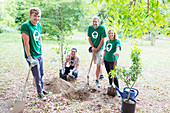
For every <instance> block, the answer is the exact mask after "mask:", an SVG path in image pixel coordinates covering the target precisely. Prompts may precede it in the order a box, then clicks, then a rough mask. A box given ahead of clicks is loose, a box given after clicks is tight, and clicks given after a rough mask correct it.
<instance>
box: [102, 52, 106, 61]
mask: <svg viewBox="0 0 170 113" xmlns="http://www.w3.org/2000/svg"><path fill="white" fill-rule="evenodd" d="M105 54H106V51H104V53H103V58H102V64H104V55H105Z"/></svg>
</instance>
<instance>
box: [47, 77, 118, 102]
mask: <svg viewBox="0 0 170 113" xmlns="http://www.w3.org/2000/svg"><path fill="white" fill-rule="evenodd" d="M44 89H45V90H47V91H51V92H53V93H54V94H55V93H56V94H62V96H64V97H66V98H67V99H70V100H80V101H88V100H92V99H95V98H97V97H101V98H102V99H103V101H104V102H106V103H107V102H108V101H107V100H108V98H106V97H105V96H106V90H104V89H101V88H94V87H91V86H89V87H84V88H75V87H74V86H73V85H72V84H71V83H70V82H67V81H65V80H63V79H60V78H58V77H55V78H51V79H46V80H44ZM115 93H116V92H115ZM115 95H116V94H115Z"/></svg>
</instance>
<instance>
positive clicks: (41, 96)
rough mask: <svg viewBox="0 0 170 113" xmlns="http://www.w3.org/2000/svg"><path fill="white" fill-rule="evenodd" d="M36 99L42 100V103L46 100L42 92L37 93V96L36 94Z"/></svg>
mask: <svg viewBox="0 0 170 113" xmlns="http://www.w3.org/2000/svg"><path fill="white" fill-rule="evenodd" d="M38 97H39V98H40V99H41V100H43V101H45V100H47V98H46V96H45V95H44V93H43V92H41V93H39V94H38Z"/></svg>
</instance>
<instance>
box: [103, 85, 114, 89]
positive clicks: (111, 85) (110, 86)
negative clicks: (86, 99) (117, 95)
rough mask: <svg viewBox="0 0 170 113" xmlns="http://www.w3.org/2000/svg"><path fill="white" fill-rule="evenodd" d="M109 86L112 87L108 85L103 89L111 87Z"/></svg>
mask: <svg viewBox="0 0 170 113" xmlns="http://www.w3.org/2000/svg"><path fill="white" fill-rule="evenodd" d="M111 86H112V85H110V84H109V85H107V86H106V87H104V89H108V87H111Z"/></svg>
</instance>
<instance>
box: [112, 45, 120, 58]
mask: <svg viewBox="0 0 170 113" xmlns="http://www.w3.org/2000/svg"><path fill="white" fill-rule="evenodd" d="M119 52H120V47H119V46H117V47H116V52H115V53H114V54H113V55H114V56H119Z"/></svg>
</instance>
